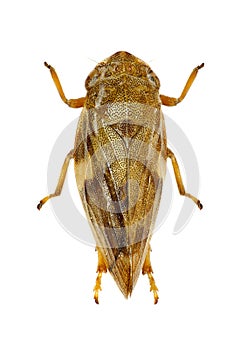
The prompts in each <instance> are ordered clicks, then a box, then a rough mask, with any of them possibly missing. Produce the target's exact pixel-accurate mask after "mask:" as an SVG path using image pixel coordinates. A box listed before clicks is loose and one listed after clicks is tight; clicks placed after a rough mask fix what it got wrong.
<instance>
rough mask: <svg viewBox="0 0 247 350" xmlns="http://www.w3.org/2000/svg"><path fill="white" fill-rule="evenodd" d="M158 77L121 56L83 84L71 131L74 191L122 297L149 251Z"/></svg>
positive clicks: (156, 186) (160, 158)
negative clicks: (83, 98) (76, 120)
mask: <svg viewBox="0 0 247 350" xmlns="http://www.w3.org/2000/svg"><path fill="white" fill-rule="evenodd" d="M159 86H160V84H159V79H158V78H157V76H156V75H155V74H154V73H153V72H152V70H151V69H150V67H149V66H148V65H147V64H146V63H144V62H143V61H141V60H140V59H138V58H137V57H135V56H133V55H131V54H129V53H127V52H123V51H122V52H117V53H116V54H114V55H112V56H111V57H109V58H108V59H106V60H105V61H103V62H102V63H100V64H98V65H97V66H96V68H95V69H94V70H93V71H92V72H91V74H90V75H89V76H88V78H87V80H86V89H87V96H86V102H85V105H84V109H83V111H82V114H81V117H80V121H79V124H78V128H77V133H76V140H75V147H74V151H75V154H74V160H75V174H76V180H77V186H78V189H79V193H80V196H81V199H82V203H83V206H84V209H85V212H86V214H87V217H88V219H89V222H90V224H91V227H92V231H93V234H94V238H95V240H96V245H97V249H98V250H99V251H100V253H101V254H102V256H103V259H104V263H105V265H106V268H107V270H108V271H109V272H110V273H111V275H112V276H113V278H114V280H115V281H116V283H117V285H118V287H119V289H120V290H121V291H122V293H123V294H124V295H125V297H128V296H129V295H130V294H131V292H132V290H133V288H134V286H135V284H136V281H137V279H138V277H139V274H140V271H141V269H142V267H143V263H144V260H145V258H146V255H147V253H148V252H149V249H150V248H149V241H150V238H151V235H152V232H153V228H154V224H155V219H156V216H157V212H158V208H159V202H160V196H161V190H162V177H163V176H164V175H165V162H164V160H165V158H166V136H165V127H164V118H163V115H162V112H161V102H160V97H159Z"/></svg>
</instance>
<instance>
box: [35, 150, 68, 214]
mask: <svg viewBox="0 0 247 350" xmlns="http://www.w3.org/2000/svg"><path fill="white" fill-rule="evenodd" d="M73 155H74V150H73V149H72V150H71V151H70V152H69V153H68V154H67V156H66V158H65V160H64V163H63V166H62V169H61V172H60V176H59V179H58V183H57V187H56V190H55V192H54V193H52V194H49V195H48V196H46V197H45V198H43V199H41V201H40V202H39V204H38V205H37V208H38V209H39V210H40V209H41V208H42V206H43V205H44V204H45V203H46V202H47V201H48V199H50V198H52V197H57V196H60V194H61V192H62V189H63V184H64V180H65V177H66V173H67V170H68V166H69V162H70V160H71V159H72V158H73Z"/></svg>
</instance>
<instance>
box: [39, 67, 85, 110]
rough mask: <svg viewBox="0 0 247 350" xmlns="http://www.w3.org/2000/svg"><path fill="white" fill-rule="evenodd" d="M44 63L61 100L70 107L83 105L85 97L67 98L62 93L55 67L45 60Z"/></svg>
mask: <svg viewBox="0 0 247 350" xmlns="http://www.w3.org/2000/svg"><path fill="white" fill-rule="evenodd" d="M44 65H45V66H46V67H47V68H48V69H49V70H50V73H51V76H52V79H53V81H54V84H55V85H56V88H57V91H58V93H59V95H60V97H61V99H62V100H63V102H64V103H66V104H67V105H68V106H69V107H72V108H80V107H83V106H84V103H85V101H86V98H85V97H80V98H76V99H70V100H68V99H67V98H66V97H65V95H64V92H63V88H62V85H61V83H60V80H59V78H58V75H57V73H56V71H55V69H54V68H53V67H52V66H50V65H49V64H48V63H47V62H45V63H44Z"/></svg>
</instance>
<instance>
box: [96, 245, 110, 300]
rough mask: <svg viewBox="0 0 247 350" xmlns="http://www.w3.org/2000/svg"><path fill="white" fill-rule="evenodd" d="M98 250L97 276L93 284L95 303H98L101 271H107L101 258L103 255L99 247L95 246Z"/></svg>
mask: <svg viewBox="0 0 247 350" xmlns="http://www.w3.org/2000/svg"><path fill="white" fill-rule="evenodd" d="M96 249H97V251H98V267H97V271H96V272H97V273H98V275H97V278H96V282H95V286H94V289H93V291H94V300H95V303H96V304H99V291H101V290H102V289H101V278H102V273H103V272H104V273H106V272H107V267H106V264H105V261H104V258H103V255H102V254H101V252H100V249H99V248H96Z"/></svg>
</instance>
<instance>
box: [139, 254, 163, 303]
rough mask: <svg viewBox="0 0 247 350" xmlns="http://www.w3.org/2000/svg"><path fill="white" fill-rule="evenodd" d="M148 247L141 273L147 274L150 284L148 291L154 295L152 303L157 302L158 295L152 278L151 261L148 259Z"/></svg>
mask: <svg viewBox="0 0 247 350" xmlns="http://www.w3.org/2000/svg"><path fill="white" fill-rule="evenodd" d="M150 250H151V249H150V248H149V250H148V253H147V255H146V258H145V261H144V264H143V267H142V274H143V275H145V274H147V275H148V279H149V284H150V292H153V295H154V304H157V303H158V300H159V296H158V288H157V286H156V284H155V280H154V278H153V269H152V266H151V261H150Z"/></svg>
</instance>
